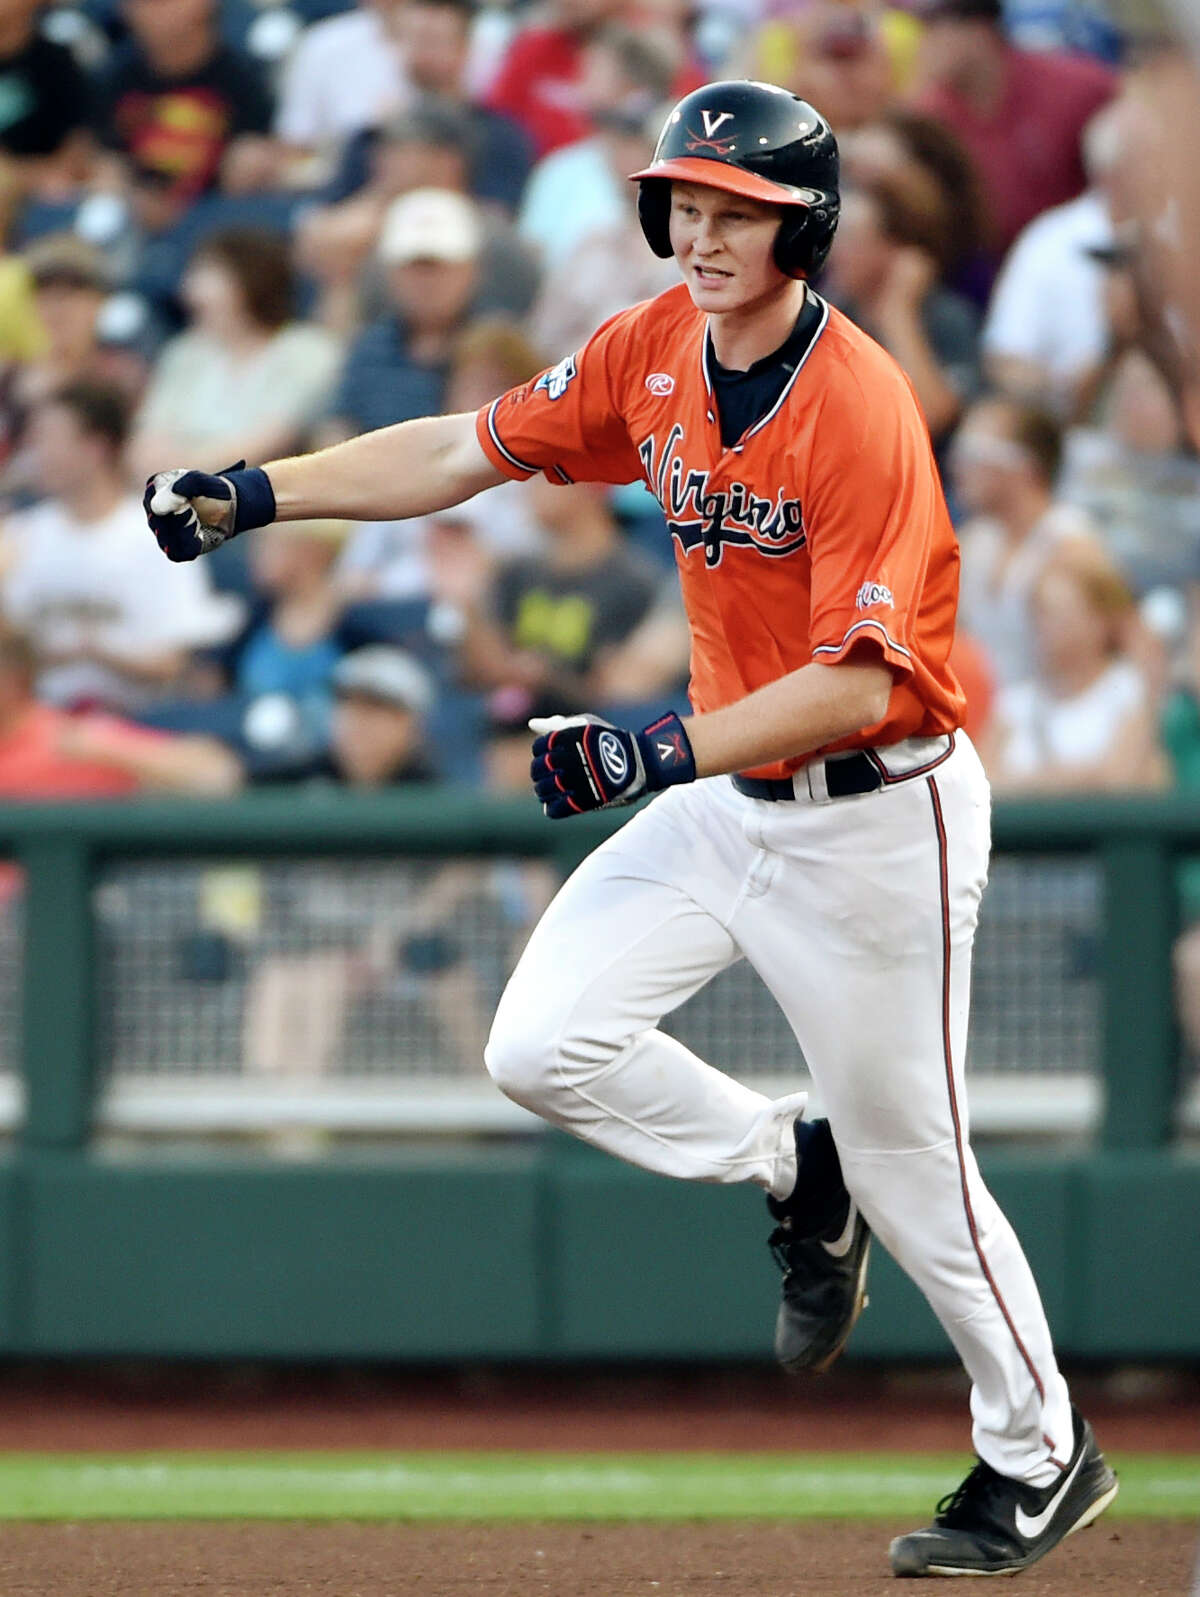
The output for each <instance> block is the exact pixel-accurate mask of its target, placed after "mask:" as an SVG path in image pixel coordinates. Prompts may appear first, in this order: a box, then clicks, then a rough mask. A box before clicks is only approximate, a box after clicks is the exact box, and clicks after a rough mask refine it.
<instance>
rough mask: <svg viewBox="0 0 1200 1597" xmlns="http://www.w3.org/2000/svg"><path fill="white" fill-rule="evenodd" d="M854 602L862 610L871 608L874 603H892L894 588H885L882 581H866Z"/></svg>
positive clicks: (893, 601)
mask: <svg viewBox="0 0 1200 1597" xmlns="http://www.w3.org/2000/svg"><path fill="white" fill-rule="evenodd" d="M854 603H855V604H856V605H857V606H858V608H859V609H860V610H869V609H870V608H871V606H872V605H873V604H886V605H892V604H894V603H895V600H894V599H893V598H892V590H891V589H890V588H885V587H884V585H883V583H882V582H864V583H863V585H862V587H861V588H860V589H859V590H858V593H857V594H856V595H855V598H854Z"/></svg>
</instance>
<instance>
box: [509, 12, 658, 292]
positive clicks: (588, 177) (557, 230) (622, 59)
mask: <svg viewBox="0 0 1200 1597" xmlns="http://www.w3.org/2000/svg"><path fill="white" fill-rule="evenodd" d="M671 77H672V62H671V59H670V56H669V55H668V54H667V53H666V52H665V51H664V50H663V49H662V48H661V46H659V45H658V44H657V42H656V41H655V40H654V39H652V38H643V37H642V36H641V35H640V34H638V33H635V32H634V31H633V30H632V29H629V28H617V27H607V28H604V29H602V30H601V31H600V32H599V33H597V34H596V35H595V37H594V38H592V39H591V40H589V42H588V43H587V45H586V46H585V47H584V50H583V57H582V73H581V77H580V84H579V103H580V105H581V106H582V107H583V108H584V109H585V111H586V112H587V115H588V117H589V131H588V136H587V137H586V138H582V139H577V140H575V141H574V142H572V143H570V144H567V145H564V146H562V147H560V148H558V149H556V150H554V151H553V152H552V153H551V154H550V155H547V156H546V157H545V158H544V159H543V160H541V161H539V162H538V164H537V166H536V167H534V169H533V174H532V176H531V177H530V179H529V185H528V187H527V188H526V190H525V198H524V201H523V202H522V205H521V212H520V216H519V217H518V221H517V225H518V227H519V229H520V231H521V235H522V237H524V238H527V239H528V240H529V241H530V242H531V243H533V244H535V245H537V246H538V248H539V250H540V251H541V256H542V259H543V260H544V261H545V262H546V264H547V265H549V266H554V265H557V264H559V263H561V262H562V261H563V260H565V259H566V257H567V256H568V255H570V254H571V253H572V252H573V251H574V250H575V248H576V246H577V245H578V244H579V243H580V241H581V240H582V239H583V238H585V237H586V236H587V235H588V234H589V233H591V232H594V231H599V230H601V229H605V228H612V227H616V226H619V225H620V224H621V222H622V221H623V220H624V219H625V217H626V216H627V215H628V205H629V201H628V196H627V193H626V191H627V189H628V188H629V187H630V184H629V174H630V172H635V171H637V170H638V169H639V168H640V167H642V166H644V165H645V164H646V162H647V161H648V160H649V158H650V155H651V152H652V151H653V148H654V135H653V133H651V132H650V131H649V128H648V124H649V123H650V121H651V120H652V119H656V118H657V114H658V111H659V110H660V108H661V102H662V101H663V99H664V98H665V97H666V96H667V95H668V94H669V93H670V87H671Z"/></svg>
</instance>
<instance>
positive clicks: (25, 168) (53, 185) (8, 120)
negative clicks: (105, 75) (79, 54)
mask: <svg viewBox="0 0 1200 1597" xmlns="http://www.w3.org/2000/svg"><path fill="white" fill-rule="evenodd" d="M43 9H44V6H43V4H42V0H5V4H4V6H3V7H2V8H0V222H2V223H3V226H2V227H0V232H7V230H8V222H9V220H10V216H11V212H12V210H13V208H14V207H15V206H16V205H17V204H18V203H19V202H20V201H21V200H22V199H24V198H26V197H30V196H36V197H38V198H41V199H61V198H64V197H66V196H69V195H70V194H71V193H72V192H73V191H74V189H75V188H76V187H77V186H78V185H79V184H80V183H82V182H83V181H84V180H85V178H86V177H87V173H88V166H89V159H90V140H89V139H88V136H87V126H88V118H89V110H90V104H89V102H90V90H89V86H88V82H87V79H86V77H85V76H84V74H83V71H82V69H81V68H80V66H79V65H78V63H77V62H76V60H75V57H74V56H73V55H72V54H71V51H70V50H69V49H68V48H67V47H66V45H63V44H56V43H54V42H53V41H52V40H51V39H49V38H47V36H46V35H45V33H44V32H43V31H42V26H41V20H42V17H41V14H42V11H43Z"/></svg>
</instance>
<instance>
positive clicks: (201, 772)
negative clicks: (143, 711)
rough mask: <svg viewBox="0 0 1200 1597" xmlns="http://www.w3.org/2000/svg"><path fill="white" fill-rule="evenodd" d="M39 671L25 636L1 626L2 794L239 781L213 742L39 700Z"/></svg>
mask: <svg viewBox="0 0 1200 1597" xmlns="http://www.w3.org/2000/svg"><path fill="white" fill-rule="evenodd" d="M36 675H37V662H36V658H35V655H34V651H33V647H32V645H31V644H30V641H29V639H28V638H27V637H25V636H24V635H23V634H21V633H20V632H16V631H13V630H11V629H10V628H7V627H0V798H3V799H79V798H122V797H124V796H125V795H126V794H128V793H135V792H160V793H195V794H203V795H212V796H224V795H226V794H229V793H232V792H234V791H235V789H236V788H237V787H238V786H239V785H240V782H241V768H240V766H239V765H238V762H237V760H236V758H235V757H234V756H233V755H232V754H231V753H230V752H229V750H228V749H226V748H225V747H224V745H223V744H221V743H218V742H217V741H216V740H215V739H212V738H202V737H172V736H171V735H170V734H168V733H165V732H152V731H150V730H148V729H147V728H146V727H141V726H135V725H134V724H133V723H132V722H130V721H122V720H119V719H118V718H117V717H115V716H111V715H101V714H96V713H94V712H93V713H89V714H84V715H70V714H68V713H67V712H66V711H65V710H60V709H56V708H54V707H53V706H52V705H49V704H41V703H39V702H38V700H37V699H36V698H35V696H34V681H35V678H36Z"/></svg>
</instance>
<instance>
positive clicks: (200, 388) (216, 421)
mask: <svg viewBox="0 0 1200 1597" xmlns="http://www.w3.org/2000/svg"><path fill="white" fill-rule="evenodd" d="M341 361H342V349H341V345H340V343H339V342H338V340H337V339H336V338H335V337H334V336H333V334H332V333H330V332H328V331H327V330H326V329H325V328H324V327H310V326H308V325H306V324H305V323H302V322H293V323H291V324H290V325H289V326H287V327H281V328H280V329H279V331H278V332H276V333H273V334H272V335H271V337H270V338H269V339H268V340H267V342H266V343H265V344H264V345H263V347H262V348H261V349H260V350H259V351H258V352H257V354H255V355H252V356H251V357H250V358H249V359H248V360H238V361H234V360H233V359H232V358H231V357H230V355H229V354H228V352H227V351H226V350H225V349H224V348H223V347H222V346H221V345H220V344H218V343H217V342H216V340H215V339H213V338H211V337H209V336H208V335H207V334H205V333H200V332H194V331H193V332H186V333H180V334H179V335H178V336H177V337H175V338H172V339H171V340H170V341H169V343H167V345H166V346H165V348H164V349H163V352H162V355H161V356H160V358H159V361H158V364H157V366H156V367H155V369H154V373H153V375H152V376H151V378H150V384H149V387H148V388H147V390H146V397H145V399H144V400H143V401H142V408H141V411H140V412H139V415H138V420H137V425H138V428H139V430H144V431H146V432H149V433H154V434H160V435H165V436H168V437H172V438H184V439H187V440H188V442H189V443H191V444H199V443H202V442H203V441H204V440H205V439H207V438H218V437H224V436H228V435H229V434H230V433H238V432H244V433H249V432H254V431H256V430H257V429H258V428H260V427H264V426H269V425H271V424H273V423H276V422H278V423H291V424H292V425H294V426H295V428H296V429H297V431H298V432H299V431H300V430H301V429H302V428H304V427H307V426H309V425H311V423H313V422H314V421H316V420H317V419H318V418H319V417H320V416H321V415H322V413H323V411H324V408H325V404H326V402H327V400H328V398H329V395H330V393H331V391H332V389H333V386H334V384H335V383H336V381H337V377H338V372H339V370H340V369H341Z"/></svg>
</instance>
